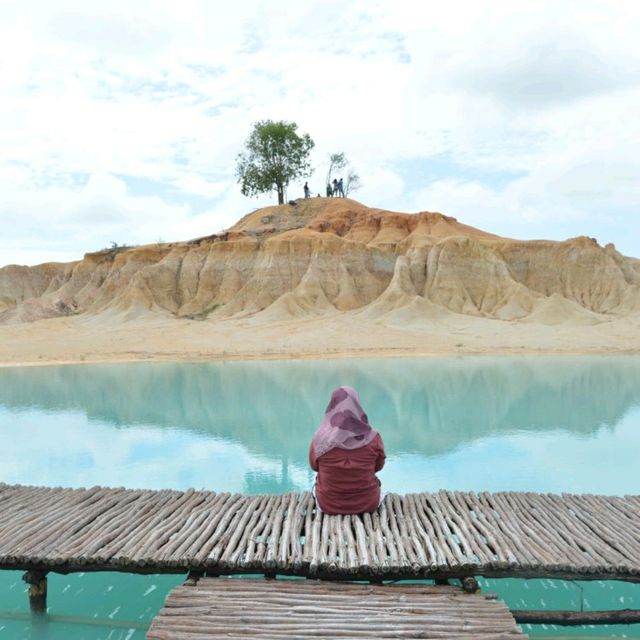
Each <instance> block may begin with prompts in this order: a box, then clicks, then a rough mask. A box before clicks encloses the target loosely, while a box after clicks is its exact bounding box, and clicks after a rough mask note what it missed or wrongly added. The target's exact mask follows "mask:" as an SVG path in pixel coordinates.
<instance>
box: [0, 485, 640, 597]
mask: <svg viewBox="0 0 640 640" xmlns="http://www.w3.org/2000/svg"><path fill="white" fill-rule="evenodd" d="M0 569H21V570H25V571H27V572H29V574H28V575H29V578H30V583H31V585H32V586H34V591H35V592H37V590H38V588H40V589H41V588H42V584H41V578H42V576H43V575H46V573H47V572H49V571H56V572H59V573H69V572H73V571H126V572H131V573H185V572H187V571H190V570H191V571H196V572H200V573H202V574H208V575H221V574H232V573H243V574H249V573H260V574H266V575H275V574H281V575H295V576H304V577H311V578H325V579H351V580H352V579H354V578H360V579H368V580H389V579H399V578H416V577H420V578H439V579H445V578H464V577H466V576H486V577H538V578H541V577H547V578H565V579H580V580H590V579H591V580H595V579H614V580H628V581H633V582H640V496H626V497H610V496H593V495H569V494H562V495H556V494H534V493H511V492H509V493H492V494H490V493H468V492H458V491H440V492H438V493H419V494H408V495H396V494H391V495H387V496H386V498H385V499H384V501H383V503H382V505H381V506H380V508H379V510H378V511H377V512H376V513H373V514H364V515H362V516H327V515H323V514H322V513H320V512H318V511H317V510H316V509H315V503H314V499H313V497H312V496H311V495H310V494H309V493H307V492H305V493H289V494H284V495H257V496H246V495H242V494H229V493H214V492H211V491H194V490H191V489H189V490H187V491H169V490H167V491H138V490H130V489H122V488H120V489H107V488H102V487H93V488H91V489H61V488H46V487H26V486H20V485H5V484H0ZM45 591H46V585H45Z"/></svg>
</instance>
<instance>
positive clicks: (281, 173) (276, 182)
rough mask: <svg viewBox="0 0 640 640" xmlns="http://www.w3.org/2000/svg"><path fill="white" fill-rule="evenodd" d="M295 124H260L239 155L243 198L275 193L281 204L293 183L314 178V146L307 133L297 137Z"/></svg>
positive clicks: (255, 127) (239, 177)
mask: <svg viewBox="0 0 640 640" xmlns="http://www.w3.org/2000/svg"><path fill="white" fill-rule="evenodd" d="M297 128H298V125H297V124H296V123H295V122H286V121H284V120H279V121H278V122H274V121H273V120H261V121H260V122H256V123H255V124H254V125H253V130H252V131H251V134H250V135H249V138H248V139H247V141H246V142H245V150H244V151H243V152H242V153H240V154H239V155H238V160H237V162H238V164H237V167H236V175H237V176H238V182H239V183H240V185H241V191H242V195H245V196H256V195H258V194H260V193H266V192H268V191H271V190H272V189H275V190H276V192H277V193H278V204H284V191H285V189H286V187H287V185H288V184H289V182H291V181H292V180H295V179H296V178H304V177H308V176H310V175H311V173H312V172H313V169H312V168H311V165H310V164H309V153H310V152H311V149H313V147H314V146H315V143H314V142H313V140H312V139H311V138H310V137H309V134H308V133H305V134H302V135H298V134H297V133H296V130H297Z"/></svg>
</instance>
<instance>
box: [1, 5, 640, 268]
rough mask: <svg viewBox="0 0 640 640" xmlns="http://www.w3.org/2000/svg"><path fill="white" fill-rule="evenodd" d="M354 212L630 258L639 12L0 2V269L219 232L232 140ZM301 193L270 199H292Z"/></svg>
mask: <svg viewBox="0 0 640 640" xmlns="http://www.w3.org/2000/svg"><path fill="white" fill-rule="evenodd" d="M263 119H273V120H287V121H292V122H295V123H297V125H298V130H299V132H301V133H309V134H310V135H311V137H312V138H313V140H314V141H315V143H316V146H315V148H314V150H313V153H312V158H311V159H312V165H313V166H314V167H315V172H314V174H313V175H312V176H311V178H310V179H309V185H310V187H311V189H312V191H313V193H316V192H322V191H323V189H324V182H325V177H326V172H327V168H328V160H327V158H328V155H329V154H330V153H335V152H338V151H342V152H344V153H345V154H346V156H347V157H348V159H349V160H350V161H351V165H352V167H353V168H354V169H355V170H356V171H357V173H358V174H359V175H360V176H361V179H362V187H361V189H360V190H359V191H357V192H356V193H354V194H353V197H355V198H356V199H357V200H359V201H360V202H362V203H364V204H366V205H368V206H371V207H380V208H385V209H391V210H395V211H405V212H418V211H440V212H442V213H444V214H447V215H451V216H454V217H456V218H457V219H458V220H460V221H461V222H463V223H466V224H470V225H473V226H476V227H480V228H482V229H485V230H487V231H491V232H493V233H497V234H500V235H504V236H508V237H514V238H523V239H530V238H550V239H558V240H562V239H565V238H569V237H574V236H578V235H587V236H590V237H595V238H596V239H597V240H598V242H599V243H600V244H602V245H605V244H607V243H609V242H613V243H614V244H615V245H616V247H617V249H618V250H619V251H621V252H622V253H624V254H625V255H631V256H634V257H640V180H639V176H640V154H639V153H638V149H639V148H640V5H639V4H638V3H636V2H626V1H624V0H618V1H616V2H610V1H606V2H596V1H591V0H580V1H576V2H573V1H569V0H564V1H563V0H554V1H552V2H546V1H545V0H536V1H535V2H525V1H515V2H514V1H513V0H508V1H504V2H503V1H501V0H491V1H490V2H485V1H484V0H475V1H472V2H463V1H459V0H449V1H448V2H446V3H443V2H441V1H438V2H430V1H424V2H420V3H416V2H413V1H412V0H411V1H408V0H389V1H387V0H383V1H379V0H362V1H361V0H342V1H340V2H335V1H333V0H323V1H322V2H315V1H309V2H297V1H293V0H291V1H287V0H269V2H262V1H258V0H238V1H237V2H235V3H221V2H217V1H206V0H202V1H200V0H180V2H175V0H153V1H151V0H136V2H130V1H129V0H125V1H121V0H110V1H109V2H108V3H107V2H92V1H91V0H84V1H83V2H78V1H76V0H48V1H41V2H38V1H35V0H18V1H14V0H0V150H1V153H0V265H4V264H10V263H15V264H38V263H41V262H49V261H70V260H77V259H80V258H82V255H83V254H84V253H85V252H88V251H96V250H99V249H102V248H104V247H108V246H110V245H111V244H112V243H114V242H116V243H118V244H145V243H151V242H158V241H165V242H168V241H177V240H186V239H190V238H194V237H198V236H203V235H209V234H212V233H218V232H220V231H222V230H223V229H226V228H228V227H230V226H231V225H232V224H233V223H234V222H235V221H237V220H238V219H239V218H240V217H242V216H243V215H245V214H246V213H248V212H250V211H252V210H254V209H256V208H258V207H262V206H267V205H270V204H275V202H276V195H275V192H274V193H270V194H264V195H262V196H260V197H258V198H247V197H244V196H242V195H241V193H240V187H239V185H238V183H237V177H236V175H235V170H236V158H237V155H238V154H239V153H240V152H241V151H242V149H243V145H244V143H245V141H246V139H247V137H248V136H249V133H250V131H251V127H252V125H253V124H254V123H255V122H257V121H259V120H263ZM303 182H304V180H300V181H298V182H295V183H292V184H290V185H289V188H288V192H287V197H288V198H289V199H290V198H297V197H301V196H302V184H303Z"/></svg>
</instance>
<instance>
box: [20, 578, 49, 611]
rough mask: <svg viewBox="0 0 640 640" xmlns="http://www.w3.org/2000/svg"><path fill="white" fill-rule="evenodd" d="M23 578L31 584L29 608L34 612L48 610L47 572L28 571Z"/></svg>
mask: <svg viewBox="0 0 640 640" xmlns="http://www.w3.org/2000/svg"><path fill="white" fill-rule="evenodd" d="M22 579H23V580H24V581H25V582H26V583H27V584H28V585H29V608H30V609H31V612H32V613H46V612H47V572H46V571H36V570H31V571H27V572H26V573H25V574H24V575H23V576H22Z"/></svg>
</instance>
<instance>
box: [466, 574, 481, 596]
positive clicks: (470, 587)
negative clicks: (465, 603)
mask: <svg viewBox="0 0 640 640" xmlns="http://www.w3.org/2000/svg"><path fill="white" fill-rule="evenodd" d="M462 588H463V589H464V592H465V593H477V592H478V591H480V585H479V584H478V581H477V580H476V579H475V578H474V577H473V576H467V577H466V578H463V579H462Z"/></svg>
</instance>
